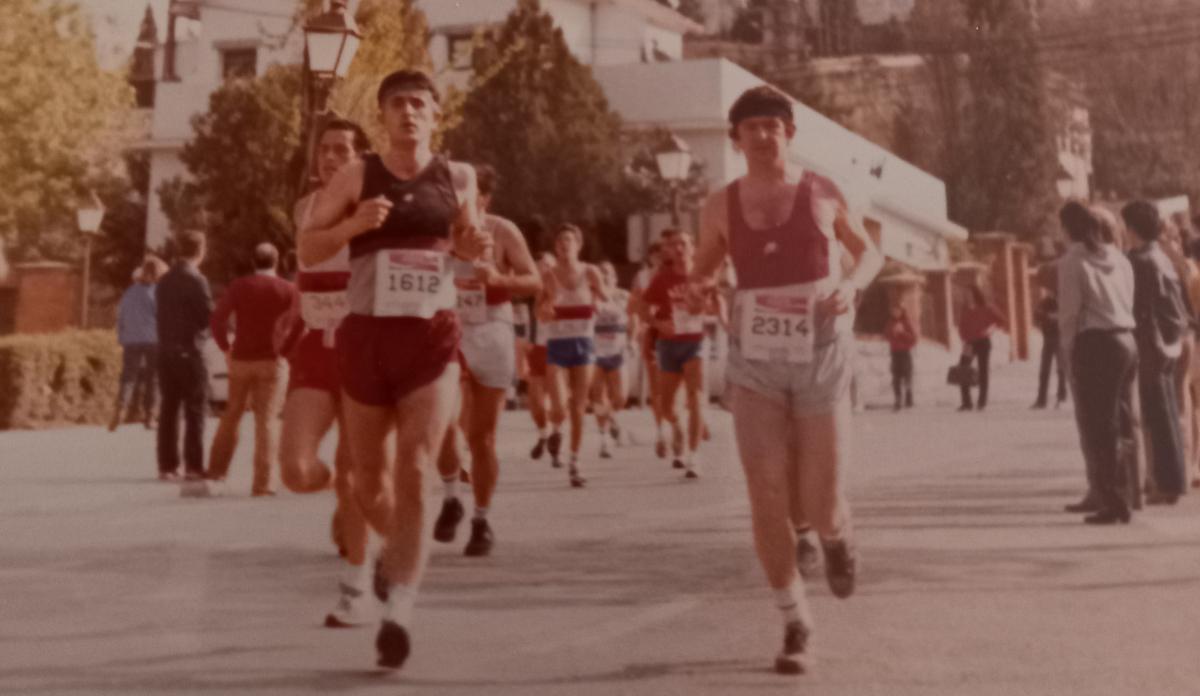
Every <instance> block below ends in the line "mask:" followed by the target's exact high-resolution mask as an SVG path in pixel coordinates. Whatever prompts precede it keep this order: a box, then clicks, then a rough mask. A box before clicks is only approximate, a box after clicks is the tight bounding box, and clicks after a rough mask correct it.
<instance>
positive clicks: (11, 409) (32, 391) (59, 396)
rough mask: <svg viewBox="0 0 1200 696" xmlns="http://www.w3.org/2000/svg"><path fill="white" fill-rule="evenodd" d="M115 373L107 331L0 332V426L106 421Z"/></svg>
mask: <svg viewBox="0 0 1200 696" xmlns="http://www.w3.org/2000/svg"><path fill="white" fill-rule="evenodd" d="M120 375H121V347H120V346H119V345H118V344H117V340H116V335H115V334H114V333H113V332H112V331H68V332H64V333H56V334H40V335H20V336H6V337H3V338H0V429H10V428H39V427H45V426H50V425H64V424H84V423H90V424H101V423H106V422H107V421H108V418H109V416H111V415H112V406H113V403H114V401H115V400H116V397H117V382H118V379H119V378H120Z"/></svg>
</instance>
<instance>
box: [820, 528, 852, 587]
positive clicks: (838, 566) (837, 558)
mask: <svg viewBox="0 0 1200 696" xmlns="http://www.w3.org/2000/svg"><path fill="white" fill-rule="evenodd" d="M821 546H822V547H823V548H824V550H825V579H826V580H827V581H829V590H830V591H831V592H833V596H834V597H837V598H839V599H845V598H847V597H849V596H850V595H852V594H854V578H855V575H856V574H857V573H858V555H857V554H856V553H855V552H854V547H853V546H851V545H850V542H848V541H846V540H845V539H839V540H838V541H825V540H824V539H822V540H821Z"/></svg>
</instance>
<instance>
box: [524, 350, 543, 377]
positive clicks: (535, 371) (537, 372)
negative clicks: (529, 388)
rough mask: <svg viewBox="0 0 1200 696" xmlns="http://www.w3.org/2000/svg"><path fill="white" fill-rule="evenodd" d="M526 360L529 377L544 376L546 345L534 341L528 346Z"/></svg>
mask: <svg viewBox="0 0 1200 696" xmlns="http://www.w3.org/2000/svg"><path fill="white" fill-rule="evenodd" d="M528 360H529V376H530V377H545V376H546V346H539V345H537V344H536V343H535V344H534V345H532V346H529V357H528Z"/></svg>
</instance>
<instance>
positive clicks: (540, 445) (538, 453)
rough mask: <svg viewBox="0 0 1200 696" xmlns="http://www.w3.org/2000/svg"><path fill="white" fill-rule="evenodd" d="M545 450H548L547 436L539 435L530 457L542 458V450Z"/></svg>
mask: <svg viewBox="0 0 1200 696" xmlns="http://www.w3.org/2000/svg"><path fill="white" fill-rule="evenodd" d="M545 451H546V438H544V437H539V438H538V441H537V444H536V445H534V446H533V449H531V450H529V458H530V459H534V460H537V459H541V458H542V452H545Z"/></svg>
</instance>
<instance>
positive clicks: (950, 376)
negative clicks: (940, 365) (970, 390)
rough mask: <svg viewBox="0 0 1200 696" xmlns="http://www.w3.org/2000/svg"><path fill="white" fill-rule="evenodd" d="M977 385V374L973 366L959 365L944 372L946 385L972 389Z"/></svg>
mask: <svg viewBox="0 0 1200 696" xmlns="http://www.w3.org/2000/svg"><path fill="white" fill-rule="evenodd" d="M978 383H979V372H978V371H977V370H976V369H975V366H974V365H969V364H968V365H964V364H963V363H959V364H957V365H951V366H950V369H949V370H947V371H946V384H952V385H954V386H956V387H973V386H975V385H976V384H978Z"/></svg>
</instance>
